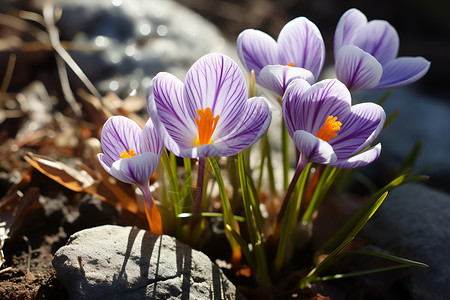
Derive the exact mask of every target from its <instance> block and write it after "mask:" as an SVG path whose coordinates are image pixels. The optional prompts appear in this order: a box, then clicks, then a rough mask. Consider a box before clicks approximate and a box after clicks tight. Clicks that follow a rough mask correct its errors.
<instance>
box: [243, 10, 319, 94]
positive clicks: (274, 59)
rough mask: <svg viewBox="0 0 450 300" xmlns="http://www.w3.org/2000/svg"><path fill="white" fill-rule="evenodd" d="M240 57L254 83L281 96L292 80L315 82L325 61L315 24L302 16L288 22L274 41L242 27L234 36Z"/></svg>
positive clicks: (259, 32) (267, 36) (258, 32)
mask: <svg viewBox="0 0 450 300" xmlns="http://www.w3.org/2000/svg"><path fill="white" fill-rule="evenodd" d="M237 51H238V55H239V58H240V60H241V61H242V63H243V64H244V66H245V67H246V69H247V70H248V71H249V72H250V71H252V70H254V71H255V77H256V82H257V83H258V84H260V85H261V86H263V87H265V88H267V89H270V90H272V91H274V92H276V93H277V94H279V95H283V94H284V91H285V90H286V88H287V86H288V85H289V83H290V82H291V81H292V80H294V79H305V80H306V81H308V82H309V83H313V82H315V81H316V80H317V79H318V77H319V75H320V72H321V70H322V67H323V64H324V61H325V44H324V42H323V39H322V35H321V34H320V31H319V29H318V28H317V26H316V25H315V24H314V23H312V22H311V21H309V20H308V19H307V18H305V17H299V18H296V19H294V20H292V21H290V22H288V23H287V24H286V25H285V26H284V27H283V29H282V30H281V31H280V34H279V36H278V39H277V41H275V40H274V39H273V38H272V37H271V36H269V35H268V34H266V33H264V32H262V31H259V30H254V29H246V30H244V31H243V32H241V34H239V36H238V38H237Z"/></svg>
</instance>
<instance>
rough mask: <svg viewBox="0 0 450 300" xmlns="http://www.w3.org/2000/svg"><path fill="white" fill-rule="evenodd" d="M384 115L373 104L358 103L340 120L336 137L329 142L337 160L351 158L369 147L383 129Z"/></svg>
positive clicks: (381, 109)
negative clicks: (340, 124)
mask: <svg viewBox="0 0 450 300" xmlns="http://www.w3.org/2000/svg"><path fill="white" fill-rule="evenodd" d="M385 120H386V114H385V112H384V110H383V108H382V107H381V106H379V105H377V104H374V103H369V102H368V103H360V104H357V105H354V106H352V107H351V113H350V114H348V115H347V117H345V118H343V119H341V120H340V121H341V122H342V126H341V129H340V130H339V132H338V135H337V136H336V137H335V138H333V139H332V140H331V141H330V144H331V145H332V146H333V149H334V152H335V153H336V155H337V157H338V158H342V157H348V156H351V155H353V154H355V153H357V152H359V151H361V150H363V149H364V148H366V147H367V146H369V145H370V144H371V143H372V142H373V141H374V140H375V138H376V137H377V136H378V135H379V133H380V132H381V130H382V129H383V125H384V121H385Z"/></svg>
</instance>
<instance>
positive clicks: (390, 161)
mask: <svg viewBox="0 0 450 300" xmlns="http://www.w3.org/2000/svg"><path fill="white" fill-rule="evenodd" d="M385 92H386V91H368V92H361V93H355V95H354V97H353V98H354V99H356V100H360V101H372V102H377V101H378V100H379V99H380V97H381V96H382V95H383V94H384V93H385ZM383 108H384V109H385V110H386V115H387V116H389V115H391V114H392V113H394V111H396V110H398V111H399V115H398V116H397V118H396V119H395V120H394V122H393V123H392V124H391V125H390V126H389V127H388V128H387V129H386V130H385V131H383V132H382V133H381V135H380V137H379V140H380V142H381V143H382V147H383V148H382V151H381V156H380V158H379V159H378V161H377V162H375V163H374V165H375V167H377V168H378V169H381V170H383V171H380V174H379V175H378V176H379V177H380V176H381V177H380V178H383V177H384V176H385V174H386V172H385V171H384V170H386V169H389V168H392V167H399V166H400V164H401V162H402V161H403V159H404V158H405V157H406V156H407V155H408V154H409V153H410V151H411V150H412V149H413V147H414V146H415V145H416V143H417V142H419V141H420V142H422V149H421V152H420V154H419V156H418V159H417V162H416V164H415V168H414V170H413V172H415V173H420V174H426V175H430V182H431V183H432V184H433V186H437V187H439V188H443V189H447V191H450V185H449V182H450V181H449V180H448V178H449V177H450V159H449V158H448V150H449V149H450V139H449V138H448V116H449V115H450V104H449V102H448V99H442V98H436V97H432V96H429V95H426V94H422V93H420V92H419V91H417V90H415V89H414V88H413V87H408V86H407V87H401V88H396V89H395V90H394V91H393V93H392V95H391V96H390V97H389V98H388V100H387V101H386V102H385V103H384V104H383ZM384 183H386V182H384Z"/></svg>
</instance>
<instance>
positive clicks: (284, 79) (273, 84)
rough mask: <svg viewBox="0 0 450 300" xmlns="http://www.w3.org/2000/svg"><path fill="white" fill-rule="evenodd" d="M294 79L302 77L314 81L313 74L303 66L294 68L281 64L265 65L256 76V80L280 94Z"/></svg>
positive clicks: (309, 81)
mask: <svg viewBox="0 0 450 300" xmlns="http://www.w3.org/2000/svg"><path fill="white" fill-rule="evenodd" d="M295 79H304V80H306V81H307V82H308V83H310V84H312V83H314V75H313V74H312V73H311V72H310V71H308V70H306V69H303V68H296V67H290V66H282V65H268V66H265V67H264V68H263V69H262V70H261V73H259V76H258V78H257V82H258V83H259V84H260V85H261V86H263V87H265V88H267V89H269V90H271V91H274V92H275V93H277V94H278V95H280V96H282V95H283V94H284V92H285V91H286V88H287V87H288V85H289V83H291V82H292V81H293V80H295Z"/></svg>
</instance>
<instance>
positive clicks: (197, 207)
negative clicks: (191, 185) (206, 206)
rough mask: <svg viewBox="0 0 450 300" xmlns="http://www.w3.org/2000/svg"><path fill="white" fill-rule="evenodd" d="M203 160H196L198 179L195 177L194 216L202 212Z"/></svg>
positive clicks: (202, 158) (201, 158) (200, 158)
mask: <svg viewBox="0 0 450 300" xmlns="http://www.w3.org/2000/svg"><path fill="white" fill-rule="evenodd" d="M205 160H206V159H205V158H204V157H199V159H198V175H197V176H198V177H197V188H196V189H195V191H196V193H195V199H194V210H193V213H194V214H199V213H200V212H201V210H202V198H203V179H204V176H205Z"/></svg>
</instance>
